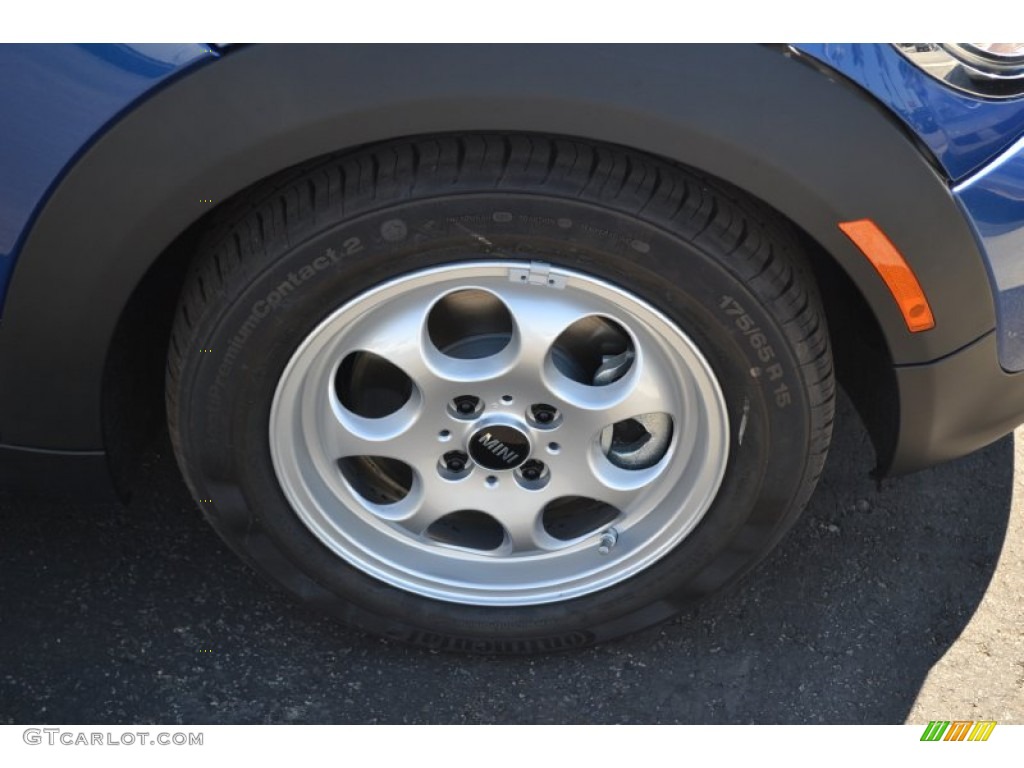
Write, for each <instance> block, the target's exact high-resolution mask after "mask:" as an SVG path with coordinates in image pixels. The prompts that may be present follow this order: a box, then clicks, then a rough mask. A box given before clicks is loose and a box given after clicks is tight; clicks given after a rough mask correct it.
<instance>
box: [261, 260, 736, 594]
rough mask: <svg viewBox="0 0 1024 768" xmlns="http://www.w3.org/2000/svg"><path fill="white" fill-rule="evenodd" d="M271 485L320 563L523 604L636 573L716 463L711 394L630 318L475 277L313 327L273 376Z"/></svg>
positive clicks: (660, 550)
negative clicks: (311, 538) (339, 562)
mask: <svg viewBox="0 0 1024 768" xmlns="http://www.w3.org/2000/svg"><path fill="white" fill-rule="evenodd" d="M269 429H270V448H271V455H272V459H273V464H274V469H275V471H276V474H277V478H278V480H279V482H280V484H281V487H282V488H283V490H284V493H285V495H286V497H287V499H288V501H289V502H290V504H291V506H292V509H293V510H294V511H295V513H296V514H297V515H298V517H299V519H300V520H301V521H302V522H303V523H304V524H305V525H306V526H307V527H308V528H309V529H310V530H311V531H312V532H313V533H314V534H315V535H316V536H317V537H318V538H319V540H320V541H321V542H323V544H324V545H326V546H327V547H328V548H330V549H331V550H332V551H333V552H335V553H336V554H337V555H338V556H340V557H341V558H343V559H344V560H346V561H347V562H348V563H350V564H352V565H353V566H355V567H357V568H359V569H361V570H363V571H364V572H366V573H368V574H370V575H372V576H374V577H376V578H378V579H380V580H381V581H383V582H386V583H388V584H391V585H393V586H395V587H398V588H400V589H403V590H406V591H408V592H411V593H414V594H417V595H422V596H424V597H429V598H435V599H439V600H445V601H449V602H454V603H463V604H470V605H492V606H498V605H501V606H525V605H538V604H542V603H551V602H557V601H562V600H567V599H570V598H574V597H579V596H582V595H586V594H589V593H592V592H595V591H597V590H600V589H604V588H606V587H609V586H611V585H613V584H616V583H618V582H621V581H622V580H624V579H626V578H628V577H630V576H632V575H634V574H636V573H638V572H640V571H641V570H643V569H645V568H647V567H649V566H650V565H651V564H653V563H654V562H655V561H657V560H658V559H659V558H661V557H663V556H664V555H666V554H667V553H668V552H670V551H671V550H672V549H673V548H674V547H675V546H676V545H677V544H679V542H680V541H682V540H683V539H684V538H685V537H686V536H687V535H688V534H689V533H690V532H691V531H692V530H693V529H694V527H695V526H696V525H697V523H698V522H699V521H700V520H701V518H702V517H703V516H704V514H705V513H706V512H707V510H708V508H709V506H710V505H711V502H712V501H713V499H714V498H715V495H716V494H717V492H718V488H719V485H720V484H721V481H722V476H723V474H724V472H725V466H726V461H727V458H728V452H729V427H728V416H727V412H726V407H725V400H724V398H723V395H722V392H721V389H720V387H719V385H718V382H717V380H716V378H715V375H714V373H713V372H712V370H711V368H710V366H709V365H708V363H707V361H706V360H705V359H704V357H703V355H702V354H701V353H700V351H699V350H698V349H697V347H696V346H695V345H694V343H693V342H692V341H691V340H690V339H689V338H688V337H687V336H686V335H685V334H684V333H683V332H682V331H681V330H680V329H679V328H678V327H677V326H676V325H674V324H673V323H672V322H670V321H669V320H668V319H667V318H666V317H665V316H664V315H662V314H661V313H660V312H658V311H657V310H656V309H654V308H653V307H651V306H650V305H649V304H647V303H646V302H644V301H642V300H640V299H638V298H637V297H636V296H633V295H631V294H629V293H627V292H625V291H623V290H621V289H619V288H616V287H615V286H613V285H611V284H609V283H607V282H604V281H602V280H599V279H596V278H593V277H590V276H587V275H584V274H581V273H579V272H575V271H572V270H568V269H561V268H555V267H548V266H547V265H543V264H539V263H536V262H534V263H532V264H531V263H528V262H516V261H500V262H499V261H476V262H467V263H459V264H453V265H448V266H444V267H439V268H434V269H428V270H424V271H421V272H416V273H411V274H408V275H406V276H403V277H401V278H398V279H395V280H392V281H390V282H388V283H386V284H384V285H381V286H379V287H377V288H375V289H373V290H370V291H368V292H366V293H364V294H362V295H360V296H358V297H356V298H355V299H353V300H352V301H349V302H348V303H347V304H345V305H344V306H343V307H341V308H340V309H338V310H337V311H335V312H333V313H332V314H331V315H330V316H329V317H328V318H327V319H326V320H324V321H323V322H322V323H320V324H319V325H318V326H317V327H316V328H315V329H314V330H313V331H312V332H311V333H310V334H309V335H308V336H307V338H306V339H304V340H303V341H302V343H301V344H300V345H299V347H298V349H297V350H296V352H295V354H294V355H293V356H292V358H291V360H290V361H289V363H288V365H287V366H286V367H285V370H284V372H283V374H282V375H281V379H280V381H279V383H278V386H277V390H276V392H275V395H274V400H273V405H272V408H271V413H270V424H269Z"/></svg>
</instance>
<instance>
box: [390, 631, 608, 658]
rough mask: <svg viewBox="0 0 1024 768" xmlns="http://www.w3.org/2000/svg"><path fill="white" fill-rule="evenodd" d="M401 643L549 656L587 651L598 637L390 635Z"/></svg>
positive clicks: (577, 634) (582, 634) (585, 634)
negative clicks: (513, 638) (561, 652)
mask: <svg viewBox="0 0 1024 768" xmlns="http://www.w3.org/2000/svg"><path fill="white" fill-rule="evenodd" d="M390 634H391V636H392V637H393V638H395V639H397V640H403V641H405V642H409V643H414V644H416V645H419V646H426V647H428V648H432V649H435V650H439V651H460V652H463V653H465V652H472V653H516V654H522V653H545V652H552V651H561V650H569V649H572V648H583V647H585V646H587V645H591V644H592V643H593V642H594V640H595V636H594V634H593V633H591V632H571V633H569V634H567V635H557V636H554V637H541V638H524V639H520V640H501V639H497V640H488V639H481V638H471V637H451V636H449V635H441V634H438V633H436V632H410V633H408V634H405V633H397V632H396V633H390Z"/></svg>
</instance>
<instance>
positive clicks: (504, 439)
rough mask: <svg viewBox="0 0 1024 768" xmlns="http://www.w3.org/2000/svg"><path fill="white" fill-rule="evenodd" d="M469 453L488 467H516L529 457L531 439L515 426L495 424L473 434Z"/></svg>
mask: <svg viewBox="0 0 1024 768" xmlns="http://www.w3.org/2000/svg"><path fill="white" fill-rule="evenodd" d="M469 455H470V456H471V457H472V458H473V461H475V462H476V463H477V464H479V465H480V466H481V467H486V468H487V469H493V470H503V469H515V468H516V467H518V466H519V465H520V464H522V463H523V462H524V461H526V459H527V458H529V456H530V439H529V438H528V437H527V436H526V435H525V434H524V433H523V432H522V431H521V430H519V429H517V428H515V427H511V426H506V425H503V424H495V425H494V426H490V427H484V428H483V429H481V430H479V431H478V432H475V433H474V434H473V436H472V437H471V438H470V440H469Z"/></svg>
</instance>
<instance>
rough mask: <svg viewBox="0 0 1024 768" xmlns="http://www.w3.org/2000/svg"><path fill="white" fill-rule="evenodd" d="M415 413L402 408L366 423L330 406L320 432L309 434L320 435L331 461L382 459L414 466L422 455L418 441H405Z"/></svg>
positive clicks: (326, 407)
mask: <svg viewBox="0 0 1024 768" xmlns="http://www.w3.org/2000/svg"><path fill="white" fill-rule="evenodd" d="M414 411H415V408H414V407H403V408H400V409H399V410H398V411H396V412H395V413H393V414H391V415H390V416H385V417H384V418H381V419H366V418H363V417H361V416H356V415H355V414H352V413H345V412H344V411H343V410H342V409H341V408H340V407H334V408H332V407H330V405H327V406H325V407H324V408H323V409H322V411H321V413H322V415H321V416H320V418H319V422H320V424H319V429H316V430H315V431H308V432H307V434H311V435H313V434H320V435H321V436H322V439H323V442H324V450H325V451H326V452H327V454H328V456H330V457H331V458H332V459H342V458H346V457H350V456H383V457H385V458H389V459H398V460H399V461H404V462H406V463H412V462H413V461H415V460H416V458H418V455H419V454H418V452H417V451H416V447H417V443H418V441H409V440H406V439H403V438H405V437H406V436H407V435H408V434H409V432H410V430H411V428H412V424H413V418H414V417H413V412H414Z"/></svg>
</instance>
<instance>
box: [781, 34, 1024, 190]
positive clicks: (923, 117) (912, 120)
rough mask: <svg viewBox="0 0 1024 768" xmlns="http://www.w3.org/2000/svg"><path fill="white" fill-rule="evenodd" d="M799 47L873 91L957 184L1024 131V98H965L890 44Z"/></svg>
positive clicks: (814, 44) (824, 44)
mask: <svg viewBox="0 0 1024 768" xmlns="http://www.w3.org/2000/svg"><path fill="white" fill-rule="evenodd" d="M794 47H795V48H797V49H798V50H800V51H802V52H803V53H806V54H808V55H810V56H813V57H814V58H816V59H818V60H819V61H821V62H822V63H824V64H827V65H828V66H830V67H831V68H832V69H834V70H836V71H838V72H840V73H842V74H843V75H845V76H846V77H848V78H849V79H850V80H852V81H854V82H855V83H857V84H858V85H860V86H862V87H863V88H865V89H866V90H867V91H869V92H870V93H871V94H872V95H873V96H874V97H875V98H876V99H878V100H879V101H881V102H882V103H883V104H885V106H887V107H888V108H889V109H891V110H892V111H893V113H894V114H895V115H896V116H897V117H899V118H900V119H901V120H902V121H903V122H904V123H906V124H907V126H908V127H909V128H910V129H911V130H912V131H913V132H914V133H915V134H917V136H918V137H920V139H921V141H923V142H924V143H925V145H927V147H928V148H929V149H930V150H931V151H932V153H933V154H934V155H935V158H936V159H937V160H938V161H939V163H940V164H941V165H942V168H943V169H944V170H945V171H946V173H947V174H948V175H949V177H950V178H951V179H952V180H953V181H960V180H962V179H964V178H966V177H967V176H969V175H970V174H971V173H972V172H974V171H976V170H977V169H979V168H980V167H981V166H983V165H984V164H985V163H987V162H989V161H991V160H994V159H995V158H996V157H997V156H999V154H1000V153H1001V152H1003V151H1004V150H1006V149H1007V147H1009V146H1010V145H1012V144H1013V143H1014V141H1015V140H1016V139H1017V138H1018V137H1019V136H1020V135H1021V133H1022V132H1024V99H1011V100H1007V101H995V100H992V99H979V98H975V97H973V96H971V95H969V94H966V93H961V92H960V91H957V90H954V89H953V88H950V87H948V86H946V85H943V84H942V83H940V82H939V81H937V80H935V79H934V78H932V77H929V76H928V75H927V74H925V73H924V72H923V71H922V70H921V69H919V68H918V67H917V66H915V65H914V64H912V63H911V62H909V61H908V60H907V59H906V58H905V57H904V56H903V55H902V54H900V53H899V52H898V51H897V50H896V49H895V48H894V47H893V46H891V45H888V44H859V43H858V44H852V43H841V44H840V43H813V44H809V43H807V44H805V43H802V44H799V45H795V46H794Z"/></svg>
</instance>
